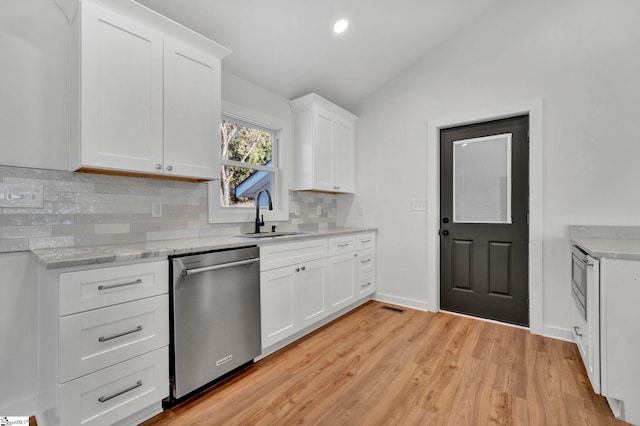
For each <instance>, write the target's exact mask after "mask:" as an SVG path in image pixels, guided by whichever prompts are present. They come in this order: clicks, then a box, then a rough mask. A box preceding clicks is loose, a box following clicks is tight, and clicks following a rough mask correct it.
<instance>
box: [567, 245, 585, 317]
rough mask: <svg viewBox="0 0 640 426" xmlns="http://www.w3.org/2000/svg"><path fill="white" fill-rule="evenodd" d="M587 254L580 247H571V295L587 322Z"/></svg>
mask: <svg viewBox="0 0 640 426" xmlns="http://www.w3.org/2000/svg"><path fill="white" fill-rule="evenodd" d="M588 266H589V258H588V256H587V253H585V252H584V251H582V250H581V249H580V248H579V247H578V246H572V247H571V294H572V295H573V300H574V302H575V303H576V306H577V307H578V311H580V314H581V315H582V317H583V318H584V320H585V321H586V320H587V267H588Z"/></svg>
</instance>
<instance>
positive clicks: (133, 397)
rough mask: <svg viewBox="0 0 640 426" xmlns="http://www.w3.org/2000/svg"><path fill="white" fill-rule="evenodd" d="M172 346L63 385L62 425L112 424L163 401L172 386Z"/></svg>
mask: <svg viewBox="0 0 640 426" xmlns="http://www.w3.org/2000/svg"><path fill="white" fill-rule="evenodd" d="M168 372H169V349H168V347H167V346H164V347H162V348H160V349H157V350H155V351H153V352H149V353H145V354H143V355H140V356H138V357H135V358H132V359H130V360H127V361H124V362H122V363H120V364H116V365H113V366H111V367H108V368H105V369H103V370H99V371H96V372H95V373H92V374H89V375H87V376H83V377H80V378H78V379H75V380H72V381H70V382H68V383H65V384H63V385H61V386H60V424H61V425H109V424H113V423H115V422H117V421H120V420H122V419H123V418H125V417H127V416H130V415H132V414H134V413H136V412H138V411H140V410H142V409H144V408H146V407H147V406H149V405H151V404H153V403H154V402H157V401H160V400H162V399H163V398H165V397H166V396H167V394H168V389H169V376H168Z"/></svg>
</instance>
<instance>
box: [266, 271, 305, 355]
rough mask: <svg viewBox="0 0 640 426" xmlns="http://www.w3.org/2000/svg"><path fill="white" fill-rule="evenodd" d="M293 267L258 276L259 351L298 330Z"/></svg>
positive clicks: (296, 292) (296, 295)
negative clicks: (260, 322) (260, 325)
mask: <svg viewBox="0 0 640 426" xmlns="http://www.w3.org/2000/svg"><path fill="white" fill-rule="evenodd" d="M296 280H297V273H296V271H295V267H293V266H287V267H285V268H279V269H272V270H270V271H266V272H262V273H261V274H260V314H261V319H262V349H264V348H267V347H269V346H271V345H273V344H274V343H277V342H279V341H280V340H282V339H285V338H287V337H289V336H291V335H292V334H294V333H295V332H297V331H298V330H299V329H300V327H299V324H298V290H297V285H296Z"/></svg>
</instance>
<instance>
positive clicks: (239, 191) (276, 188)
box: [209, 102, 289, 223]
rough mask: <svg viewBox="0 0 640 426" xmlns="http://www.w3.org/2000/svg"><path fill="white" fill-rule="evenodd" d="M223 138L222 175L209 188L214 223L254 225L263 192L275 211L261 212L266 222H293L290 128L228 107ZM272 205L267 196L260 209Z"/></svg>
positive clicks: (221, 131)
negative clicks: (290, 210)
mask: <svg viewBox="0 0 640 426" xmlns="http://www.w3.org/2000/svg"><path fill="white" fill-rule="evenodd" d="M220 133H221V135H220V136H221V139H220V159H221V160H220V163H221V164H220V169H221V173H220V180H216V181H212V182H210V183H209V223H226V222H252V221H253V220H254V219H255V201H254V200H255V197H256V195H257V194H258V193H259V192H260V191H261V190H263V189H267V190H268V191H269V192H270V193H271V198H272V201H273V210H272V211H269V210H267V209H266V208H262V209H261V210H260V213H261V214H264V217H265V220H269V221H274V220H288V219H289V186H288V185H289V182H288V179H287V173H288V171H286V167H283V165H286V164H287V161H286V153H287V142H288V140H287V139H288V138H287V136H288V125H287V123H285V122H283V121H281V120H278V119H276V118H273V117H270V116H267V115H264V114H260V113H256V112H254V111H250V110H247V109H245V108H242V107H239V106H236V105H231V104H227V103H224V102H223V113H222V122H221V124H220ZM285 172H286V173H285ZM267 205H268V198H267V196H266V194H265V193H262V196H261V197H260V206H264V207H266V206H267Z"/></svg>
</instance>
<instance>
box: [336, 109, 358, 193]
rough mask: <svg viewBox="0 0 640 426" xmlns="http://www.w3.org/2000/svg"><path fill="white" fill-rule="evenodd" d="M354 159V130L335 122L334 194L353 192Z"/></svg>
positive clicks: (349, 126)
mask: <svg viewBox="0 0 640 426" xmlns="http://www.w3.org/2000/svg"><path fill="white" fill-rule="evenodd" d="M355 158H356V153H355V129H354V128H353V126H351V125H348V124H345V123H342V122H339V121H336V122H335V123H334V125H333V176H334V181H333V185H334V187H335V190H336V192H348V193H354V192H355V189H356V185H355V180H356V178H355V164H356V163H355Z"/></svg>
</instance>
